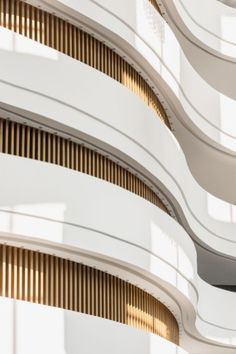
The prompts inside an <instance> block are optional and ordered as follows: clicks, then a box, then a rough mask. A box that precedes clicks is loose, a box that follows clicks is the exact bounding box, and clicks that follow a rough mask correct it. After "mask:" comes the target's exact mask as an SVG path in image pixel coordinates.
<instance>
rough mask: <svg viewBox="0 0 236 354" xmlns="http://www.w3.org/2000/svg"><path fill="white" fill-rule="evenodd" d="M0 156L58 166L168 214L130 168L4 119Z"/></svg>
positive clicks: (72, 143) (83, 148) (156, 197)
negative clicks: (123, 191)
mask: <svg viewBox="0 0 236 354" xmlns="http://www.w3.org/2000/svg"><path fill="white" fill-rule="evenodd" d="M0 152H2V153H6V154H11V155H16V156H21V157H27V158H31V159H34V160H40V161H44V162H48V163H54V164H58V165H61V166H63V167H66V168H70V169H73V170H77V171H80V172H83V173H86V174H89V175H91V176H94V177H97V178H101V179H103V180H105V181H107V182H110V183H113V184H116V185H118V186H120V187H122V188H125V189H127V190H129V191H130V192H132V193H135V194H137V195H139V196H140V197H142V198H144V199H146V200H148V201H150V202H151V203H152V204H155V205H156V206H158V207H159V208H161V209H162V210H164V211H165V212H167V213H168V210H167V208H166V206H165V205H164V204H163V202H162V201H161V200H160V198H159V197H158V196H157V195H156V193H155V192H153V191H152V190H151V188H149V187H148V186H147V185H146V184H145V183H144V182H143V181H142V180H141V179H139V178H138V177H137V176H134V175H133V174H132V173H131V172H129V171H127V169H126V168H124V167H121V166H119V165H118V164H117V163H115V162H114V161H111V160H110V159H108V158H107V157H105V156H104V155H102V154H99V153H98V152H95V151H93V150H91V149H89V148H87V147H84V146H81V145H79V144H77V143H75V142H72V141H69V140H68V139H65V138H62V137H59V136H58V135H55V134H52V133H49V132H45V131H42V130H41V129H36V128H32V127H30V126H28V125H23V124H20V123H16V122H13V121H10V120H6V119H2V118H0ZM74 152H75V153H74Z"/></svg>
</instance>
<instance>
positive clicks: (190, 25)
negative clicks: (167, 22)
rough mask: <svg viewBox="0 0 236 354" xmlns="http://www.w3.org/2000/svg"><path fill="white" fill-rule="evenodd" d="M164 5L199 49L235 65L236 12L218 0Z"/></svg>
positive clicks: (176, 1) (179, 0)
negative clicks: (235, 23)
mask: <svg viewBox="0 0 236 354" xmlns="http://www.w3.org/2000/svg"><path fill="white" fill-rule="evenodd" d="M162 4H163V6H164V8H165V9H168V12H169V11H170V13H171V14H172V16H171V17H172V19H175V22H176V24H178V25H179V26H180V28H182V29H187V31H184V33H187V34H188V36H190V39H191V40H193V41H194V42H195V43H196V44H197V45H200V46H201V47H202V48H203V49H204V50H207V51H209V52H211V53H212V54H214V55H216V56H218V57H220V58H222V59H224V60H226V61H231V62H235V61H236V37H235V35H234V33H235V25H234V22H235V18H236V9H235V8H230V7H228V6H226V5H224V4H222V3H220V2H218V1H215V0H209V1H207V2H206V1H204V0H200V1H198V2H194V1H191V2H188V1H186V0H171V1H166V0H162ZM212 14H214V16H212ZM181 22H182V23H181Z"/></svg>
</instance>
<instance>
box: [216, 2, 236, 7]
mask: <svg viewBox="0 0 236 354" xmlns="http://www.w3.org/2000/svg"><path fill="white" fill-rule="evenodd" d="M218 1H220V2H222V3H223V4H225V5H227V6H231V7H234V8H236V0H218Z"/></svg>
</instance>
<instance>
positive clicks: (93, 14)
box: [31, 0, 236, 156]
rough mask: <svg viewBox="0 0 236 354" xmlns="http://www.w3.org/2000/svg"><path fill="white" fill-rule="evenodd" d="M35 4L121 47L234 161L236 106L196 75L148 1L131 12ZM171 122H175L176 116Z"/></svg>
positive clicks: (61, 2) (68, 2) (98, 1)
mask: <svg viewBox="0 0 236 354" xmlns="http://www.w3.org/2000/svg"><path fill="white" fill-rule="evenodd" d="M31 3H33V4H41V6H43V7H44V8H46V9H49V10H50V11H53V12H56V13H58V14H59V15H60V14H61V15H63V16H66V17H67V18H69V19H70V21H71V22H74V23H77V25H78V23H80V24H81V23H82V24H83V25H85V26H88V27H90V28H92V30H91V31H92V32H94V31H95V32H97V33H99V34H100V35H102V36H103V37H104V38H105V39H107V40H108V42H109V41H110V42H111V43H114V44H115V45H117V46H118V48H120V49H121V50H122V51H123V53H125V54H124V55H127V56H128V57H131V58H133V60H134V62H136V63H137V65H138V66H139V68H141V69H142V70H143V68H145V70H143V71H144V73H146V76H147V75H148V78H149V79H150V82H151V84H153V85H154V86H155V87H157V88H159V89H160V90H161V92H162V93H163V95H164V97H165V99H166V100H167V103H168V105H169V107H170V108H171V109H172V108H173V107H174V111H175V112H177V115H178V117H177V118H178V119H179V120H180V121H182V122H183V124H185V125H186V126H187V127H188V129H190V130H191V131H192V132H193V133H194V134H195V135H196V136H198V137H199V138H201V139H204V140H205V141H206V142H207V143H208V144H211V145H212V146H213V147H215V148H217V149H219V150H221V151H224V152H225V153H228V154H229V155H234V156H235V154H236V126H235V125H234V124H232V116H234V115H235V114H236V102H235V101H234V100H233V99H230V98H229V97H227V96H225V95H223V94H221V93H219V92H218V91H217V90H215V89H214V88H212V87H211V86H210V85H209V84H208V83H207V82H206V81H205V80H203V79H202V77H201V76H200V75H199V74H198V73H197V72H196V71H195V70H194V69H193V67H192V66H191V64H190V63H189V62H188V60H187V58H186V56H185V54H184V53H183V51H182V49H181V47H180V45H179V43H178V40H177V39H176V37H175V35H174V33H173V32H172V30H171V29H170V27H169V25H168V24H167V23H166V22H165V20H164V19H163V18H162V17H161V16H160V14H159V13H158V12H157V11H156V10H155V9H154V8H153V6H152V5H151V4H150V3H149V2H148V0H142V1H138V0H135V1H133V0H128V1H127V9H126V11H124V9H123V6H122V3H117V1H115V0H111V1H107V0H106V1H105V0H84V1H83V2H79V3H78V2H74V1H73V0H50V2H49V1H48V0H31ZM193 87H194V90H193V89H192V88H193ZM218 107H221V108H220V109H219V108H218ZM229 109H230V114H229ZM169 113H171V112H170V110H169ZM172 116H173V120H174V119H176V117H175V116H174V115H173V113H172Z"/></svg>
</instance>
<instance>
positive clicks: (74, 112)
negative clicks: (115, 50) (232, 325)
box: [0, 30, 236, 257]
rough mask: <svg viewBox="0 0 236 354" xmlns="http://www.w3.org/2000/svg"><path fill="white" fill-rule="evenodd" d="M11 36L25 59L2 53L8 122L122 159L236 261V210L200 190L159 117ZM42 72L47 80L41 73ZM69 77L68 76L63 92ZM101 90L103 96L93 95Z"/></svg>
mask: <svg viewBox="0 0 236 354" xmlns="http://www.w3.org/2000/svg"><path fill="white" fill-rule="evenodd" d="M4 31H6V32H5V34H6V35H7V36H9V35H10V36H13V37H14V38H15V44H16V48H22V50H23V48H24V52H23V53H22V52H21V51H18V49H16V51H15V50H13V51H11V50H10V51H7V50H6V51H2V52H1V63H2V64H3V65H1V69H2V70H1V73H0V80H1V85H0V90H1V107H2V109H1V116H2V117H3V118H7V117H13V118H14V117H18V118H20V119H21V122H23V123H24V121H25V120H26V121H27V120H28V121H30V124H33V125H34V126H36V127H37V128H40V126H41V127H42V126H44V127H45V128H46V130H47V129H48V128H49V127H51V128H52V129H55V130H56V131H59V132H61V133H62V134H67V136H68V135H69V136H72V137H74V138H76V139H78V138H79V139H82V141H87V142H88V143H92V145H95V146H96V147H97V148H99V149H102V150H103V151H105V152H106V154H107V155H110V154H111V156H112V155H113V156H115V157H116V159H117V160H120V161H123V162H124V163H125V164H126V165H128V166H131V167H132V168H134V169H135V171H136V173H140V174H141V175H143V176H144V177H145V178H146V179H147V181H151V183H152V184H153V185H154V186H156V187H158V186H159V187H160V189H161V191H163V193H164V195H165V196H166V197H167V199H169V201H170V202H171V204H172V205H173V206H174V209H176V210H177V211H178V214H179V217H180V218H181V219H182V223H183V225H184V226H185V227H186V229H187V230H188V232H189V233H190V234H191V235H192V236H193V237H195V238H197V239H198V240H200V241H201V242H203V244H204V245H205V246H206V247H207V248H208V247H209V246H210V248H211V249H214V250H215V251H216V252H218V253H220V254H222V253H223V254H226V255H228V256H232V257H234V255H235V248H236V242H235V239H234V234H235V223H234V220H233V219H232V218H231V216H230V215H231V209H230V208H233V206H231V205H230V204H227V203H222V202H221V201H220V200H218V199H216V198H214V197H213V196H211V195H210V194H209V193H207V192H206V191H204V190H203V189H201V188H200V187H199V185H198V184H197V183H196V182H195V180H194V179H193V177H192V175H191V173H190V172H189V170H188V167H187V165H186V160H185V158H184V155H183V153H182V151H181V148H180V147H179V145H178V143H177V141H176V140H175V139H174V137H173V135H172V134H171V132H170V131H169V130H168V129H166V127H165V126H164V125H163V124H162V123H161V121H160V120H158V119H156V118H155V113H153V112H152V110H150V109H149V108H148V107H147V106H146V105H145V104H144V103H142V101H141V100H139V98H138V97H136V95H134V94H132V93H131V92H130V91H129V90H127V89H126V88H125V87H124V86H123V85H120V84H119V83H117V82H116V81H114V80H112V79H111V78H109V77H108V76H106V75H104V74H102V73H100V72H99V71H97V70H94V69H92V68H90V67H89V66H87V65H84V64H83V63H80V62H79V61H75V60H72V59H71V58H69V57H67V56H64V55H63V54H60V53H58V52H57V51H54V50H52V49H49V48H46V47H45V46H43V45H41V44H38V43H36V42H33V41H31V40H29V39H27V38H24V37H22V36H19V35H17V34H15V35H14V34H13V33H11V32H9V31H7V30H4ZM8 39H9V37H8ZM41 65H42V66H43V68H44V76H42V75H41V73H40V72H39V71H38V67H40V66H41ZM19 67H21V68H22V70H21V71H19ZM3 68H4V69H3ZM26 68H27V69H26ZM62 73H66V74H64V75H63V86H62V85H61V75H62ZM32 75H34V81H32ZM45 78H50V80H48V79H46V80H45ZM78 78H79V80H78ZM94 82H96V83H97V84H98V85H99V87H100V90H99V91H98V90H97V88H95V87H93V83H94ZM104 92H106V95H104ZM32 102H34V105H33V106H32ZM91 102H92V104H91ZM228 212H229V217H228V216H227V215H228V214H227V213H228ZM222 213H223V214H222ZM222 217H224V219H222ZM208 245H209V246H208Z"/></svg>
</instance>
